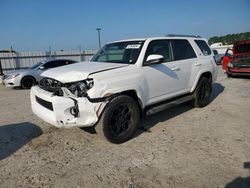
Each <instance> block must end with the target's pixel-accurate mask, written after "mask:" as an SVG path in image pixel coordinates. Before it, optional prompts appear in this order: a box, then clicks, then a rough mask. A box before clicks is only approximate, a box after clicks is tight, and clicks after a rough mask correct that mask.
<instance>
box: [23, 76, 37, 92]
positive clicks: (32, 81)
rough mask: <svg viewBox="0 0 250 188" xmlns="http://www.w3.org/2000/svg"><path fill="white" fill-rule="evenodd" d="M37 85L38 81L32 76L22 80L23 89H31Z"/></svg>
mask: <svg viewBox="0 0 250 188" xmlns="http://www.w3.org/2000/svg"><path fill="white" fill-rule="evenodd" d="M35 83H36V80H35V79H34V78H33V77H31V76H26V77H24V78H23V79H22V80H21V88H22V89H30V88H31V87H32V86H34V85H35Z"/></svg>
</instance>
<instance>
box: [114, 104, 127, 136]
mask: <svg viewBox="0 0 250 188" xmlns="http://www.w3.org/2000/svg"><path fill="white" fill-rule="evenodd" d="M131 118H132V115H131V110H130V109H129V107H128V106H127V105H125V104H120V105H119V106H117V107H116V108H115V109H114V111H113V113H112V115H111V117H110V128H111V132H112V134H114V135H115V136H120V135H122V134H124V133H126V131H127V130H128V128H129V126H130V125H131Z"/></svg>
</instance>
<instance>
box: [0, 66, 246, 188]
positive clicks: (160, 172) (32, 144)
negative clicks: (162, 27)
mask: <svg viewBox="0 0 250 188" xmlns="http://www.w3.org/2000/svg"><path fill="white" fill-rule="evenodd" d="M213 89H214V90H213V96H212V100H211V104H210V105H208V106H207V107H205V108H202V109H195V108H191V107H189V106H188V105H185V104H183V105H180V106H177V107H174V108H172V109H169V110H166V111H163V112H161V113H158V114H155V115H152V116H149V117H146V118H145V119H144V120H143V121H142V122H141V124H142V126H143V128H142V129H141V130H138V132H137V134H136V136H135V137H134V138H133V139H131V140H130V141H128V142H126V143H124V144H121V145H114V144H110V143H108V142H105V141H103V140H101V139H100V138H99V137H98V136H97V135H96V134H94V133H93V132H91V130H87V131H86V130H82V129H79V128H72V129H57V128H54V127H53V126H51V125H49V124H47V123H45V122H43V121H42V120H40V119H38V118H37V117H36V116H35V115H33V114H32V112H31V109H30V101H29V90H20V89H19V90H16V89H10V88H4V87H3V86H0V182H1V185H0V187H1V188H3V187H25V188H26V187H60V188H62V187H129V188H133V187H143V188H147V187H164V188H167V187H181V188H187V187H190V188H213V187H218V188H220V187H226V188H247V187H250V176H249V175H250V174H249V172H250V97H249V96H250V79H246V78H233V79H228V78H226V76H225V75H224V74H223V73H222V71H221V72H219V75H218V81H217V83H216V84H215V85H214V88H213Z"/></svg>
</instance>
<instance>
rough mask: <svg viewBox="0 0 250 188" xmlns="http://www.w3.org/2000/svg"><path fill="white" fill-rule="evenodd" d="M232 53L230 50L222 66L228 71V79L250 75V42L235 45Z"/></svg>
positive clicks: (245, 41)
mask: <svg viewBox="0 0 250 188" xmlns="http://www.w3.org/2000/svg"><path fill="white" fill-rule="evenodd" d="M231 53H232V54H231ZM231 53H230V49H228V50H227V52H226V54H225V56H224V58H223V65H222V68H223V69H226V73H227V75H228V77H230V76H234V75H235V76H236V75H250V40H242V41H238V42H236V43H234V46H233V49H232V50H231Z"/></svg>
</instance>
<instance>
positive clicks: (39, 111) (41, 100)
mask: <svg viewBox="0 0 250 188" xmlns="http://www.w3.org/2000/svg"><path fill="white" fill-rule="evenodd" d="M30 100H31V108H32V111H33V112H34V114H36V115H37V116H38V117H40V118H41V119H42V120H44V121H46V122H47V123H49V124H52V125H54V126H56V127H60V128H62V127H64V128H69V127H88V126H93V125H94V124H95V123H96V122H97V121H98V116H99V114H100V109H103V107H104V106H105V104H104V103H103V102H102V103H91V102H90V101H89V100H88V99H87V98H84V97H81V98H74V99H73V98H69V97H60V96H53V94H52V93H50V92H47V91H44V90H42V89H40V88H39V87H38V86H34V87H32V88H31V91H30ZM74 100H75V102H77V105H78V109H79V114H78V116H74V115H72V113H71V112H72V108H73V107H75V104H76V103H75V102H74Z"/></svg>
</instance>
